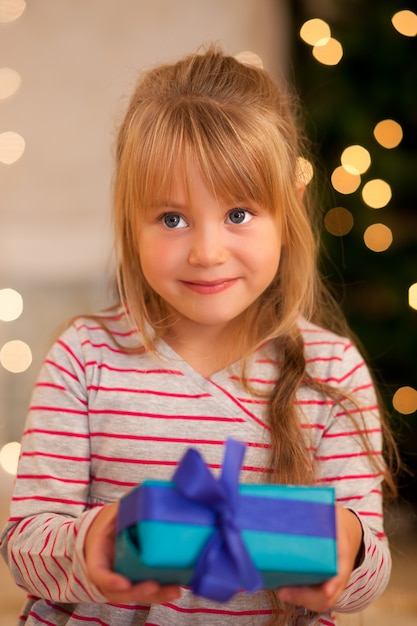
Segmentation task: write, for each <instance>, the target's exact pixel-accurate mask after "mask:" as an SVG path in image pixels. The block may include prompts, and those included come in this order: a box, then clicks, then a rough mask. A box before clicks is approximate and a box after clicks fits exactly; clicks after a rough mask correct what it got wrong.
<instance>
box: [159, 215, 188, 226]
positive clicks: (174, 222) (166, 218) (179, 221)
mask: <svg viewBox="0 0 417 626" xmlns="http://www.w3.org/2000/svg"><path fill="white" fill-rule="evenodd" d="M161 222H162V223H163V224H164V226H166V227H167V228H185V227H186V226H187V222H186V221H185V220H184V218H183V217H181V215H179V214H178V213H166V214H165V215H163V216H162V217H161Z"/></svg>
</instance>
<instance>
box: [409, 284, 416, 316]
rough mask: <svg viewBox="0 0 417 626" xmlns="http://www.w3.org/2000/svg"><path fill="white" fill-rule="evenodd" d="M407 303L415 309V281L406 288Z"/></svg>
mask: <svg viewBox="0 0 417 626" xmlns="http://www.w3.org/2000/svg"><path fill="white" fill-rule="evenodd" d="M408 304H409V305H410V306H411V308H412V309H416V310H417V283H414V284H413V285H411V286H410V288H409V290H408Z"/></svg>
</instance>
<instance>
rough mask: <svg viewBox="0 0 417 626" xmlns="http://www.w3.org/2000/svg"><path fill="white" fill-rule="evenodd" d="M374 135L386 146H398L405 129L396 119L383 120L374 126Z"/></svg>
mask: <svg viewBox="0 0 417 626" xmlns="http://www.w3.org/2000/svg"><path fill="white" fill-rule="evenodd" d="M374 137H375V139H376V140H377V142H378V143H379V144H380V145H381V146H383V147H384V148H389V149H391V148H396V147H397V146H398V144H399V143H400V142H401V140H402V138H403V129H402V128H401V126H400V125H399V124H398V122H394V120H382V121H381V122H378V124H377V125H376V126H375V128H374Z"/></svg>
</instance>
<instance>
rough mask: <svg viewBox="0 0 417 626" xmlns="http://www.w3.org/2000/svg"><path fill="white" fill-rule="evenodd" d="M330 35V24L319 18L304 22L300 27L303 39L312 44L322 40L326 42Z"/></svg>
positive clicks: (314, 44)
mask: <svg viewBox="0 0 417 626" xmlns="http://www.w3.org/2000/svg"><path fill="white" fill-rule="evenodd" d="M330 35H331V31H330V26H329V25H328V23H327V22H325V21H324V20H321V19H319V18H314V19H312V20H308V21H307V22H304V24H303V25H302V26H301V29H300V37H301V39H302V40H303V41H305V42H306V43H308V44H310V46H316V45H318V44H319V43H320V42H322V43H326V42H327V41H328V40H329V39H330Z"/></svg>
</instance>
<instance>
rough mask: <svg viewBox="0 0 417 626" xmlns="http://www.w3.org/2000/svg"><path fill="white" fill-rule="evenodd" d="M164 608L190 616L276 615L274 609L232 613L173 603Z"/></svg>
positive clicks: (224, 610)
mask: <svg viewBox="0 0 417 626" xmlns="http://www.w3.org/2000/svg"><path fill="white" fill-rule="evenodd" d="M164 606H166V607H168V608H169V609H173V610H174V611H177V612H178V613H189V614H194V613H205V614H212V615H235V616H237V617H238V616H240V615H271V614H272V613H275V611H274V610H273V609H257V610H246V611H231V610H227V609H209V608H207V607H189V608H186V607H182V606H177V605H176V604H172V603H171V602H167V603H166V604H164ZM280 612H281V611H280Z"/></svg>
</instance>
